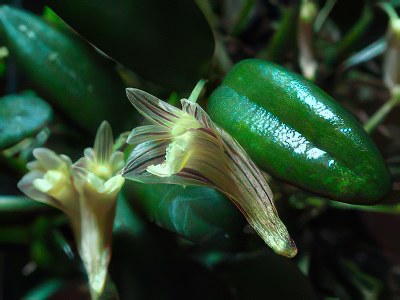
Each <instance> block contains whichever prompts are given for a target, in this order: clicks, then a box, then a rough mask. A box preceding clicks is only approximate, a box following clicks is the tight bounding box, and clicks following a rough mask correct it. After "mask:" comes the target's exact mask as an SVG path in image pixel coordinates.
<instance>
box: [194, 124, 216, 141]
mask: <svg viewBox="0 0 400 300" xmlns="http://www.w3.org/2000/svg"><path fill="white" fill-rule="evenodd" d="M195 130H200V131H203V132H205V133H207V134H209V135H211V136H212V137H213V138H215V139H218V137H217V135H216V134H215V133H214V131H212V130H211V129H210V128H206V127H201V128H196V129H195Z"/></svg>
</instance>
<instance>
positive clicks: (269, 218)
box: [122, 89, 297, 257]
mask: <svg viewBox="0 0 400 300" xmlns="http://www.w3.org/2000/svg"><path fill="white" fill-rule="evenodd" d="M127 95H128V98H129V100H130V101H131V102H132V104H133V106H134V107H135V108H136V109H137V110H138V111H139V112H140V113H141V114H142V115H143V116H145V117H146V118H147V119H149V121H150V122H151V123H152V124H151V125H147V126H141V127H138V128H135V129H134V130H133V131H132V132H131V134H130V135H129V137H128V140H127V143H129V144H132V145H134V147H135V148H134V150H133V151H132V153H131V155H130V157H129V160H128V163H127V165H126V166H125V168H124V169H123V171H122V173H123V176H124V177H126V178H127V179H131V180H135V181H139V182H143V183H170V184H180V185H202V186H208V187H213V188H215V189H218V190H219V191H221V192H222V193H224V194H225V195H226V196H227V197H228V198H229V199H231V201H232V202H233V203H234V204H235V205H236V206H237V207H238V208H239V209H240V211H241V212H242V213H243V215H244V216H245V217H246V219H247V221H248V222H249V223H250V225H251V226H252V227H253V228H254V229H255V231H256V232H257V233H258V234H259V235H260V237H261V238H262V239H263V240H264V241H265V242H266V243H267V244H268V245H269V246H270V247H271V248H272V249H273V250H274V251H275V252H277V253H279V254H281V255H284V256H287V257H293V256H294V255H296V253H297V249H296V246H295V244H294V242H293V240H292V239H291V238H290V236H289V234H288V232H287V229H286V227H285V225H284V224H283V223H282V221H281V220H280V219H279V217H278V213H277V211H276V208H275V206H274V203H273V199H272V192H271V189H270V188H269V186H268V184H267V182H266V180H265V179H264V177H263V175H262V173H261V171H260V170H259V169H258V168H257V167H256V165H255V164H254V163H253V162H252V161H251V159H250V158H249V157H248V155H247V154H246V152H245V151H244V150H243V148H242V147H241V146H240V145H239V144H238V143H237V142H236V141H235V140H234V139H233V138H232V137H231V136H230V135H229V134H228V133H226V132H225V131H224V130H223V129H221V128H220V127H218V126H217V125H216V124H214V123H213V122H212V121H211V119H210V118H209V116H208V115H207V113H206V112H205V111H204V110H203V109H202V108H201V107H200V106H199V105H198V104H196V103H193V102H190V101H188V100H187V99H182V100H181V103H182V110H180V109H177V108H175V107H173V106H171V105H169V104H167V103H165V102H163V101H161V100H159V99H157V98H155V97H154V96H152V95H150V94H148V93H146V92H144V91H141V90H137V89H127Z"/></svg>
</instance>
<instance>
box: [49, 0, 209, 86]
mask: <svg viewBox="0 0 400 300" xmlns="http://www.w3.org/2000/svg"><path fill="white" fill-rule="evenodd" d="M46 2H47V3H48V5H49V6H50V7H51V8H52V9H53V10H54V11H55V12H56V13H57V14H58V15H59V16H60V17H61V18H62V19H63V20H65V21H66V22H67V23H68V24H69V25H70V26H71V27H72V28H73V29H75V30H76V31H77V32H78V33H79V34H80V35H82V36H83V37H84V38H86V39H87V40H88V41H89V42H90V43H92V44H94V45H95V46H96V47H98V48H99V49H100V50H102V51H103V52H104V53H106V54H107V55H108V56H110V57H112V58H113V59H115V60H117V61H119V62H120V63H122V64H123V65H125V66H127V67H129V68H131V69H132V70H133V71H134V72H136V73H137V74H139V75H140V76H142V77H143V78H145V79H147V80H150V81H153V82H156V83H158V84H160V85H163V86H168V87H171V88H174V89H177V90H188V89H190V88H191V87H192V86H194V85H195V84H196V81H197V80H198V79H199V78H201V77H202V76H201V74H202V71H203V70H204V69H205V68H204V67H205V65H206V64H207V63H208V61H209V60H210V58H211V56H212V54H213V50H214V40H213V34H212V31H211V29H210V27H209V25H208V24H207V22H206V19H205V18H204V16H203V15H202V13H201V11H200V9H199V8H198V7H197V5H196V3H195V1H187V0H173V1H157V0H147V1H141V0H133V1H132V0H118V1H110V0H109V1H99V0H96V1H88V0H85V1H81V0H47V1H46ZM115 16H118V21H116V19H115ZM144 28H145V30H144ZM99 32H101V34H99Z"/></svg>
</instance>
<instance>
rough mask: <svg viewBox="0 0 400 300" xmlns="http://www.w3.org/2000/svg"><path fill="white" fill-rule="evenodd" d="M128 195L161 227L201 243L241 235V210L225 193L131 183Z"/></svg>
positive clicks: (208, 189)
mask: <svg viewBox="0 0 400 300" xmlns="http://www.w3.org/2000/svg"><path fill="white" fill-rule="evenodd" d="M125 184H126V187H127V188H128V189H127V193H128V194H130V195H132V194H134V195H135V196H136V201H137V202H138V204H139V205H140V206H141V207H142V209H143V210H144V211H145V213H146V215H147V216H148V218H149V219H150V220H152V221H154V222H155V223H156V224H157V225H159V226H161V227H163V228H165V229H168V230H170V231H172V232H175V233H177V234H179V235H181V236H183V237H185V238H187V239H189V240H192V241H196V242H201V241H206V240H208V239H210V238H212V237H214V236H216V235H224V234H228V235H229V234H232V233H235V232H238V231H239V230H240V228H242V226H243V224H244V218H243V217H242V216H241V214H240V213H239V210H238V209H237V208H236V207H235V206H234V205H233V204H232V203H231V202H230V201H229V200H228V199H226V198H225V197H224V196H223V195H222V194H220V193H219V192H217V191H215V190H213V189H210V188H205V187H196V186H187V187H182V186H178V185H167V184H157V185H155V184H148V185H146V184H141V183H136V182H131V181H128V182H126V183H125Z"/></svg>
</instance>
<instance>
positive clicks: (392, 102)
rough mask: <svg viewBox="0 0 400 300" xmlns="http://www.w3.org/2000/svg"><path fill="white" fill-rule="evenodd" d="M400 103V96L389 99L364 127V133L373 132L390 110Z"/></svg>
mask: <svg viewBox="0 0 400 300" xmlns="http://www.w3.org/2000/svg"><path fill="white" fill-rule="evenodd" d="M399 103H400V96H399V95H395V96H392V98H390V99H389V101H387V102H386V103H385V104H384V105H383V106H382V107H381V108H380V109H379V110H378V111H377V112H376V113H375V114H374V115H373V116H372V117H371V118H370V119H369V120H368V122H367V123H366V124H365V125H364V129H365V131H366V132H368V133H371V132H373V131H374V130H375V129H376V127H378V126H379V125H380V124H381V123H382V122H383V121H384V120H385V118H386V116H387V115H388V114H389V113H390V112H391V110H392V109H393V108H394V107H396V106H397V105H398V104H399Z"/></svg>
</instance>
